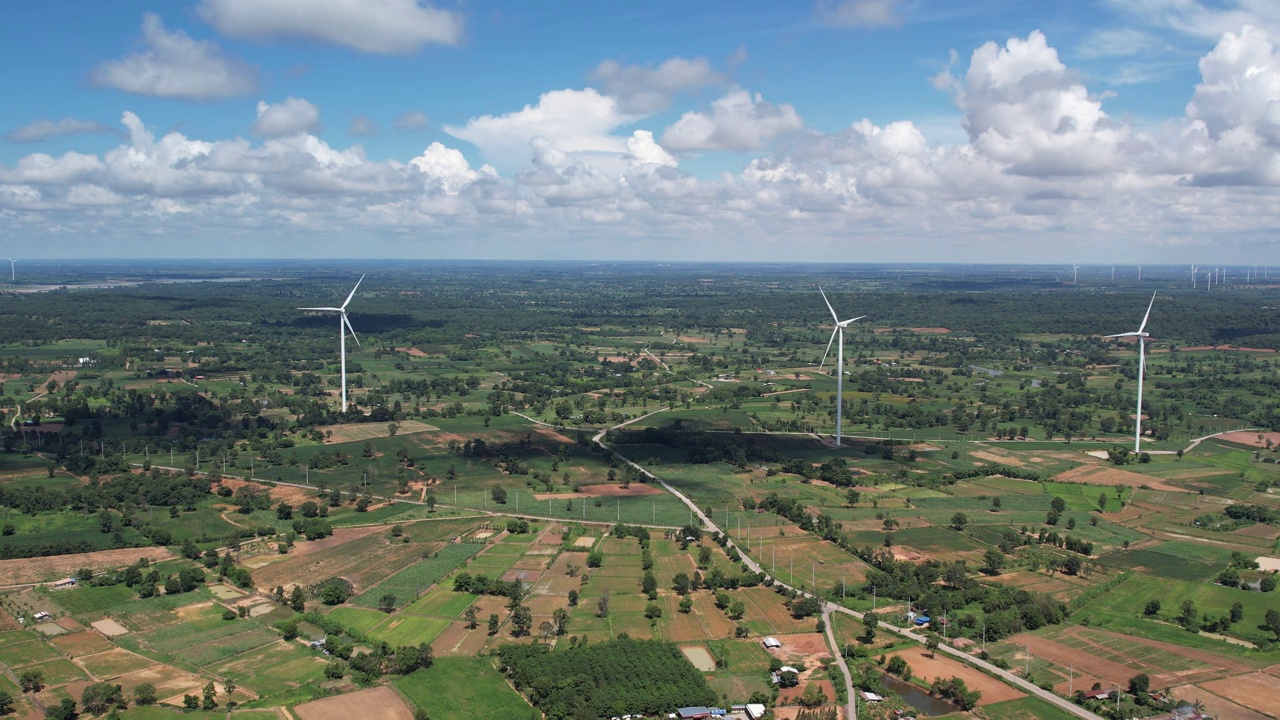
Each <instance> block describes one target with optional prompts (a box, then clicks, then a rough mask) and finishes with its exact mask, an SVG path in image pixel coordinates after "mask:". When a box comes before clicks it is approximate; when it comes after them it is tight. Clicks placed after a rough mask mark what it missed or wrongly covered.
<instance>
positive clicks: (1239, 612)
mask: <svg viewBox="0 0 1280 720" xmlns="http://www.w3.org/2000/svg"><path fill="white" fill-rule="evenodd" d="M1243 619H1244V605H1243V604H1241V603H1235V604H1233V605H1232V606H1231V622H1233V623H1238V622H1240V621H1241V620H1243Z"/></svg>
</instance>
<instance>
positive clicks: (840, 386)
mask: <svg viewBox="0 0 1280 720" xmlns="http://www.w3.org/2000/svg"><path fill="white" fill-rule="evenodd" d="M818 292H820V293H822V301H823V302H825V303H826V304H827V309H828V310H830V311H831V319H832V320H835V322H836V326H835V329H833V330H832V331H831V339H830V340H828V341H827V351H826V352H824V353H822V362H821V363H818V369H819V370H821V369H822V366H823V365H825V364H826V362H827V355H829V354H830V353H831V343H832V342H834V341H835V339H836V335H837V334H838V335H840V347H839V348H838V349H837V350H836V358H837V360H836V447H840V430H841V423H842V422H843V420H844V329H845V328H847V327H849V323H851V322H853V321H855V320H861V319H862V318H864V317H866V315H859V316H858V317H856V318H849V319H848V320H841V319H840V316H838V315H836V309H835V308H833V307H831V301H830V300H828V299H827V294H826V293H825V292H822V287H821V286H819V287H818Z"/></svg>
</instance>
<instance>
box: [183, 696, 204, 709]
mask: <svg viewBox="0 0 1280 720" xmlns="http://www.w3.org/2000/svg"><path fill="white" fill-rule="evenodd" d="M182 707H184V708H186V709H188V710H195V709H196V708H198V707H200V698H198V697H196V696H195V695H183V696H182Z"/></svg>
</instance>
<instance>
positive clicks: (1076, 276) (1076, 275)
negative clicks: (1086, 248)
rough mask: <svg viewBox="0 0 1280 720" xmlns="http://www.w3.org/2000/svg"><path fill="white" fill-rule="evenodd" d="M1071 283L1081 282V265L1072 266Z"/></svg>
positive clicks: (1077, 283)
mask: <svg viewBox="0 0 1280 720" xmlns="http://www.w3.org/2000/svg"><path fill="white" fill-rule="evenodd" d="M1071 284H1072V285H1079V284H1080V266H1079V265H1072V266H1071Z"/></svg>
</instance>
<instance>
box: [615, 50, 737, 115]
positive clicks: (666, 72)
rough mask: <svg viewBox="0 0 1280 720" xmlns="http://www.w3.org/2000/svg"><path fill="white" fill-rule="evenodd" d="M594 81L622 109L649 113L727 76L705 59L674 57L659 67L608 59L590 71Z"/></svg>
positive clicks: (715, 83)
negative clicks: (680, 95) (714, 68)
mask: <svg viewBox="0 0 1280 720" xmlns="http://www.w3.org/2000/svg"><path fill="white" fill-rule="evenodd" d="M591 80H592V81H593V82H598V83H600V85H601V87H603V89H604V91H605V93H607V94H609V95H612V96H614V97H615V98H617V99H618V107H619V109H620V110H621V111H622V112H624V113H629V114H637V115H647V114H650V113H655V112H659V111H662V110H666V109H667V108H668V107H670V105H671V100H672V98H673V97H674V96H676V95H677V94H679V93H683V92H689V91H691V90H698V89H701V88H704V87H707V86H710V85H717V84H719V83H721V82H723V81H724V77H723V76H722V75H721V74H720V73H718V72H716V71H714V70H712V69H711V63H709V62H707V59H706V58H694V59H692V60H687V59H685V58H681V57H673V58H670V59H668V60H666V61H664V62H663V63H662V64H661V65H659V66H658V67H656V68H654V67H645V66H641V65H623V64H621V63H619V62H618V61H616V60H605V61H604V62H602V63H600V64H599V65H598V66H596V69H595V70H594V71H593V72H592V73H591Z"/></svg>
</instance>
